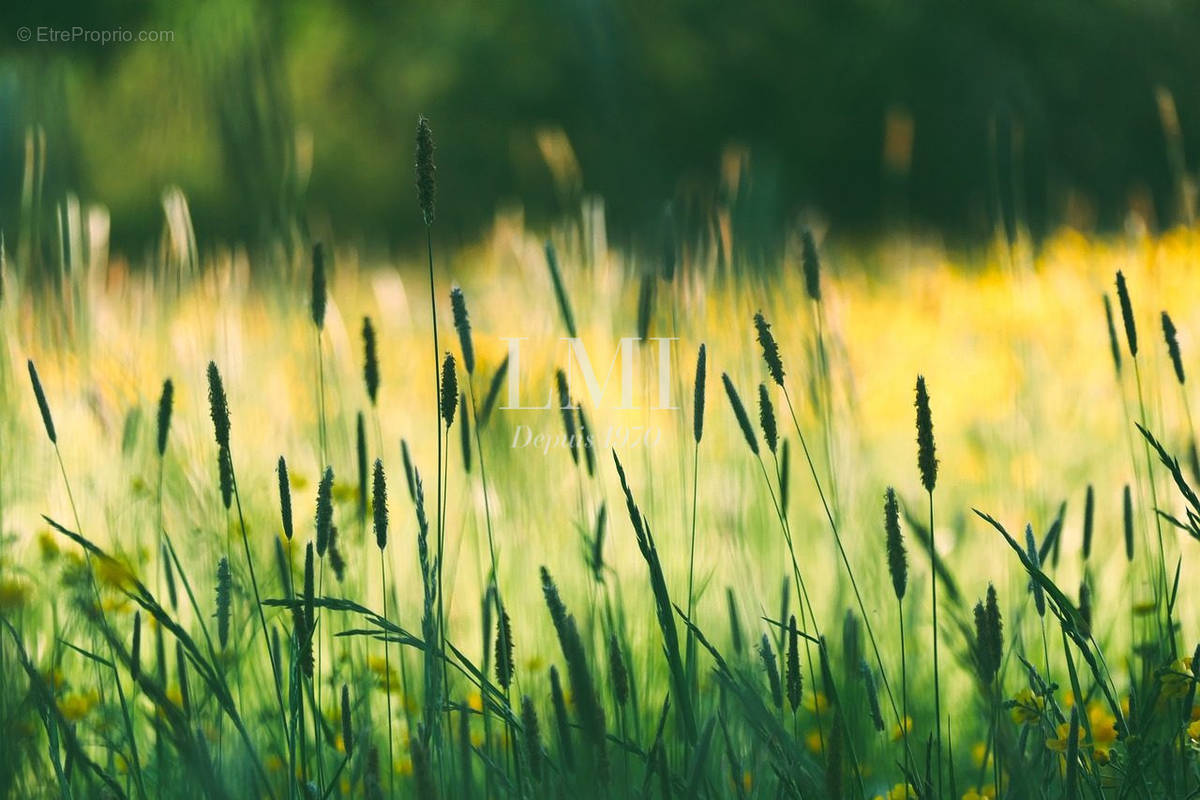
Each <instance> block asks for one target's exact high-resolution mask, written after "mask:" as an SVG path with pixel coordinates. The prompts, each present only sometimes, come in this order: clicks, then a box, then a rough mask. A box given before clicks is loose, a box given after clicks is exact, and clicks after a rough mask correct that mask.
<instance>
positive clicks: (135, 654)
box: [129, 611, 142, 683]
mask: <svg viewBox="0 0 1200 800" xmlns="http://www.w3.org/2000/svg"><path fill="white" fill-rule="evenodd" d="M129 674H130V676H131V677H132V678H133V682H134V683H137V681H138V678H140V677H141V675H142V612H141V611H135V612H134V614H133V641H132V642H131V643H130V645H129Z"/></svg>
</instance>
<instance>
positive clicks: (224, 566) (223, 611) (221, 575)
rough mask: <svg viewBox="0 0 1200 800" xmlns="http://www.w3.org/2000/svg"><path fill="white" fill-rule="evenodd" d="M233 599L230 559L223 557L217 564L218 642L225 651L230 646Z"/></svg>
mask: <svg viewBox="0 0 1200 800" xmlns="http://www.w3.org/2000/svg"><path fill="white" fill-rule="evenodd" d="M232 599H233V575H232V574H231V573H230V571H229V559H228V558H226V557H224V556H222V558H221V560H220V561H218V562H217V613H216V618H217V641H218V642H220V643H221V649H222V650H224V649H225V647H226V645H228V644H229V612H230V605H231V602H232Z"/></svg>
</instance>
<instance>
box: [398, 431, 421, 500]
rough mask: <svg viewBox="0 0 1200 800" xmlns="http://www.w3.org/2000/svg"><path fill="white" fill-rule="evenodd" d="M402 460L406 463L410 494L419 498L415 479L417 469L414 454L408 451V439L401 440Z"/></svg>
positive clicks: (406, 477) (405, 470)
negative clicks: (414, 465) (415, 468)
mask: <svg viewBox="0 0 1200 800" xmlns="http://www.w3.org/2000/svg"><path fill="white" fill-rule="evenodd" d="M400 460H401V461H402V462H403V463H404V480H405V482H406V483H407V484H408V496H409V497H410V498H411V499H413V500H416V499H417V487H416V484H415V483H414V481H413V476H414V474H415V470H414V469H413V462H412V456H411V455H410V454H409V452H408V440H407V439H401V440H400Z"/></svg>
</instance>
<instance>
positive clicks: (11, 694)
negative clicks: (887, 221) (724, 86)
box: [0, 129, 1200, 800]
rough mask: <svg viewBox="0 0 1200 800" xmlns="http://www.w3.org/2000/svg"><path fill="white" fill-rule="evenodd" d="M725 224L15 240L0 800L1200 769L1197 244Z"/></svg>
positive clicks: (552, 793)
mask: <svg viewBox="0 0 1200 800" xmlns="http://www.w3.org/2000/svg"><path fill="white" fill-rule="evenodd" d="M427 134H428V131H427V129H423V132H422V135H427ZM418 138H419V140H420V136H419V137H418ZM430 157H431V155H430V153H429V151H428V149H426V150H425V151H424V152H423V151H422V150H421V148H420V147H419V148H418V158H417V162H418V164H417V167H418V169H417V188H416V190H415V191H414V192H413V198H414V199H413V205H412V213H413V214H414V215H421V216H422V220H423V221H424V223H425V224H426V227H427V228H428V229H429V230H430V231H431V233H433V232H436V230H437V224H438V217H437V213H438V210H437V209H436V207H435V205H434V194H433V192H434V185H433V183H432V181H433V172H432V168H431V167H432V163H431V162H429V161H428V159H429V158H430ZM422 159H425V161H423V160H422ZM447 205H448V204H447ZM175 222H176V225H177V226H178V223H179V221H178V220H176V221H175ZM719 222H720V220H718V224H715V225H714V234H713V235H712V236H711V237H708V238H705V239H702V240H698V241H686V242H674V243H672V247H671V249H670V250H669V251H668V252H667V254H666V255H665V256H664V255H663V254H654V255H652V256H651V255H647V254H642V253H629V252H623V251H621V250H617V249H611V248H610V247H609V246H608V245H607V243H606V242H605V239H604V236H603V212H602V207H597V206H595V205H592V206H588V207H587V208H586V209H584V211H582V212H581V213H580V214H579V215H578V216H576V217H573V218H571V219H568V220H564V221H562V222H561V223H559V224H558V225H556V226H554V228H553V229H552V230H550V231H549V234H548V236H547V232H546V231H533V230H529V229H527V227H526V226H525V224H524V222H523V220H522V219H521V217H520V216H519V215H516V214H512V215H500V216H498V217H497V219H496V221H495V223H494V225H493V227H492V230H491V232H490V233H489V234H488V235H487V236H486V237H485V238H484V239H483V240H482V241H480V242H479V243H477V244H474V245H467V246H462V247H459V248H456V249H453V250H451V249H450V248H448V247H443V246H441V245H440V244H438V240H437V239H436V238H434V237H432V236H431V238H430V243H431V244H430V247H429V249H428V251H427V254H426V257H423V258H420V259H416V260H413V261H412V262H404V263H390V262H387V261H385V260H382V259H379V258H378V257H376V256H373V255H371V253H370V251H367V250H363V249H361V248H357V247H355V246H354V245H352V244H348V243H347V244H339V243H337V242H331V243H328V244H327V245H323V246H322V245H316V246H314V247H312V248H311V249H310V248H309V247H305V248H303V250H302V251H298V252H294V253H290V254H289V253H288V252H287V251H286V250H285V249H283V248H280V249H279V250H278V251H277V252H276V253H275V254H274V255H269V254H268V255H257V256H254V257H253V258H258V259H261V258H268V259H273V263H272V264H271V266H272V267H273V268H272V269H270V270H265V269H262V268H261V266H262V265H261V264H257V263H254V262H253V259H252V257H251V256H248V255H247V254H246V253H245V252H244V251H238V250H228V251H226V250H221V249H219V248H213V249H205V250H204V251H203V252H204V253H205V255H204V257H203V258H199V257H195V256H190V257H189V256H188V255H187V248H186V247H184V248H171V247H166V248H164V250H163V251H162V252H161V253H159V254H158V256H157V257H154V258H151V259H149V260H150V263H148V264H135V265H130V264H128V263H125V262H121V261H116V260H114V261H111V262H110V261H108V260H107V259H103V258H95V259H89V258H87V257H85V256H79V255H73V256H72V258H71V259H70V260H69V261H68V262H64V264H63V265H61V266H62V268H61V269H60V270H59V272H58V273H57V275H56V276H54V278H53V279H51V280H48V281H46V280H43V281H40V282H35V281H32V280H28V279H26V273H25V272H23V271H22V269H21V264H19V263H16V262H14V260H13V258H12V256H11V255H8V254H7V251H6V255H5V256H4V260H3V262H0V263H3V273H0V288H2V293H0V330H2V331H3V339H2V341H3V348H2V351H0V411H2V413H0V541H2V547H0V675H2V676H3V680H2V682H0V736H2V737H3V741H4V755H3V757H2V758H0V795H3V796H6V797H23V798H26V797H27V798H40V797H61V798H75V797H131V798H165V797H169V798H175V797H213V798H225V797H258V798H274V799H275V800H279V799H280V798H333V797H365V798H371V799H372V800H374V799H375V798H385V797H386V798H391V797H410V796H411V797H420V798H433V797H445V798H465V797H565V796H570V795H574V796H578V797H593V796H594V797H687V798H691V797H738V798H751V797H799V798H843V797H846V798H865V799H867V800H872V799H873V798H878V797H882V798H888V800H896V799H897V798H905V797H912V798H963V800H968V799H970V800H978V798H982V797H992V798H994V797H1011V798H1060V797H1062V798H1081V797H1087V798H1094V797H1102V798H1125V797H1131V798H1164V797H1171V798H1185V797H1194V796H1196V795H1197V794H1198V793H1200V772H1198V771H1197V761H1196V753H1197V750H1198V748H1200V705H1198V704H1197V702H1196V696H1195V695H1196V679H1195V675H1194V673H1193V671H1192V658H1191V657H1192V654H1193V652H1197V653H1198V655H1200V648H1198V647H1197V641H1200V638H1198V637H1200V619H1198V618H1197V613H1196V611H1195V608H1194V607H1193V606H1191V604H1190V602H1189V598H1190V594H1191V589H1190V587H1191V585H1192V578H1193V575H1194V574H1195V572H1194V570H1195V569H1196V568H1197V564H1196V561H1195V557H1194V556H1193V555H1192V551H1193V549H1194V548H1195V547H1196V544H1195V542H1193V541H1192V540H1193V539H1196V538H1200V500H1198V499H1197V496H1196V494H1195V493H1194V492H1193V489H1192V487H1193V486H1196V485H1197V481H1198V480H1200V475H1197V474H1196V472H1197V470H1198V469H1200V465H1197V464H1196V463H1195V462H1196V458H1195V455H1194V454H1195V433H1194V429H1193V425H1192V416H1191V411H1190V410H1189V403H1190V402H1192V391H1191V386H1192V385H1193V384H1192V383H1190V382H1188V381H1189V379H1192V380H1194V378H1193V376H1192V375H1191V373H1192V372H1194V371H1195V370H1194V367H1195V366H1196V365H1197V363H1200V362H1197V360H1196V358H1195V354H1196V353H1197V352H1200V351H1198V350H1197V347H1198V343H1197V337H1196V333H1195V332H1196V331H1198V330H1200V303H1198V302H1197V298H1198V297H1200V275H1198V273H1197V272H1196V270H1195V269H1194V265H1195V263H1196V261H1197V259H1198V258H1200V233H1198V232H1197V231H1195V230H1192V229H1184V228H1181V229H1176V230H1172V231H1168V232H1165V233H1162V234H1152V233H1149V232H1147V231H1146V230H1144V229H1139V228H1137V227H1136V226H1130V227H1129V228H1128V229H1127V230H1126V231H1125V232H1124V233H1123V234H1121V235H1109V236H1087V235H1084V234H1081V233H1078V232H1074V231H1069V230H1064V231H1061V232H1060V233H1058V234H1056V235H1055V236H1053V237H1052V238H1050V239H1049V240H1048V241H1046V242H1044V243H1042V245H1041V246H1040V247H1038V248H1036V249H1035V248H1034V247H1033V246H1032V245H1031V244H1030V243H1029V242H1028V241H1026V240H1025V239H1024V238H1022V237H1018V238H1016V239H1015V240H1013V241H1008V240H1005V239H1002V238H998V239H997V240H996V242H995V243H994V245H993V246H991V247H990V248H986V249H983V250H980V251H977V252H975V253H973V254H972V255H970V256H962V255H956V254H954V253H952V252H950V251H948V250H947V249H945V248H943V247H940V246H937V245H936V244H933V243H930V242H928V241H923V240H921V239H920V238H918V237H893V238H889V239H884V240H880V241H877V242H867V243H864V242H858V241H842V240H838V239H837V238H836V237H834V236H826V235H825V232H824V231H820V230H817V231H815V232H807V233H805V234H804V235H797V236H796V237H795V240H794V242H792V244H791V245H789V247H788V248H787V250H786V251H785V252H784V254H783V255H782V257H781V258H780V259H779V260H778V262H777V263H769V264H761V265H753V267H754V268H753V269H751V268H748V267H747V266H746V265H741V264H739V263H738V260H737V258H736V257H735V256H734V255H733V253H734V252H735V251H734V248H733V243H731V242H730V241H729V240H728V238H727V237H723V236H722V235H721V233H720V232H721V231H727V230H728V227H727V226H725V227H722V226H721V225H720V224H719ZM186 240H187V237H186V236H185V237H183V239H182V241H186ZM172 241H174V242H176V243H178V242H179V241H181V239H180V238H179V237H175V238H174V239H173V240H172ZM193 248H194V243H193ZM71 249H72V252H73V254H75V253H78V252H79V248H75V247H73V248H71ZM84 250H85V251H86V248H84ZM181 252H182V253H183V255H182V256H181V255H180V253H181ZM731 265H732V266H731ZM1118 275H1119V276H1120V278H1119V285H1120V289H1119V290H1118ZM1106 312H1107V313H1106ZM1164 312H1167V313H1168V314H1169V317H1164V316H1163V313H1164ZM760 315H761V316H760ZM514 339H518V340H520V343H519V347H520V350H519V352H520V361H519V364H513V363H512V356H511V353H512V350H511V348H512V346H513V345H512V340H514ZM568 339H576V340H578V341H579V342H582V343H583V344H584V345H585V346H586V349H587V352H588V353H589V354H590V357H591V364H592V366H593V367H594V369H595V371H596V374H597V375H599V376H601V378H602V377H603V374H604V373H605V371H606V370H607V369H608V367H609V364H610V359H614V358H617V357H618V356H619V354H620V353H621V352H622V350H621V348H622V346H623V345H622V340H628V339H633V340H635V341H633V342H631V344H630V345H629V347H628V352H629V354H630V357H631V364H632V365H631V367H630V370H629V373H628V376H629V378H630V379H631V380H632V381H633V388H632V389H631V393H632V396H633V402H632V403H630V404H629V405H631V406H632V407H630V408H622V407H621V406H622V403H621V402H620V398H619V397H618V395H619V393H620V387H619V386H618V381H617V376H619V372H618V371H617V370H614V371H613V373H612V375H611V376H610V377H611V378H612V380H611V381H610V384H609V385H607V386H606V388H605V391H604V392H603V393H602V395H601V396H600V397H592V396H591V393H590V392H589V391H588V388H587V386H586V382H585V381H584V380H583V378H582V377H581V375H582V372H581V368H580V364H579V363H578V361H577V358H576V356H574V355H573V352H574V351H572V350H571V349H570V347H569V345H568V343H567V340H568ZM506 359H507V360H506ZM573 359H575V360H573ZM614 363H618V364H619V363H620V362H619V360H617V361H614ZM664 364H665V367H664ZM168 381H169V383H168ZM449 387H453V388H449ZM510 387H515V388H514V389H513V390H514V391H516V392H517V393H518V396H519V397H520V398H521V400H522V403H523V404H528V405H530V406H543V405H545V406H547V407H546V408H540V409H524V410H521V409H513V408H509V407H506V406H509V405H511V403H510V400H511V396H510V394H509V393H510ZM664 398H665V399H666V400H667V402H662V400H663V399H664ZM661 406H668V407H666V408H663V407H661ZM430 422H435V425H434V426H433V427H430V426H429V423H430ZM430 434H432V435H430ZM931 554H933V555H932V557H931Z"/></svg>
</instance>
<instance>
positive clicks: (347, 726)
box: [342, 683, 354, 758]
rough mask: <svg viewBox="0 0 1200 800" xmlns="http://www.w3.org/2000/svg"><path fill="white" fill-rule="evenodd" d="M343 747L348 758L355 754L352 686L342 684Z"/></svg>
mask: <svg viewBox="0 0 1200 800" xmlns="http://www.w3.org/2000/svg"><path fill="white" fill-rule="evenodd" d="M342 749H343V750H345V751H346V758H350V757H351V756H353V755H354V724H353V722H352V720H351V717H350V687H349V686H347V685H346V684H344V683H343V684H342Z"/></svg>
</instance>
